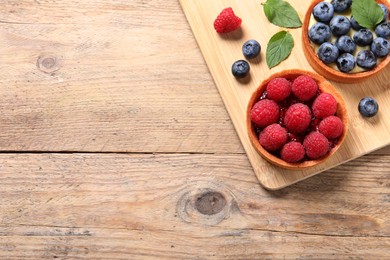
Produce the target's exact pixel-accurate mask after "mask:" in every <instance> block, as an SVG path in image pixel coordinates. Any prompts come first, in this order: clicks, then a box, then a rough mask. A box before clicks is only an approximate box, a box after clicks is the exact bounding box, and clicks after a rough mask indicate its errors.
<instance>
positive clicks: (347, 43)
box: [335, 35, 356, 53]
mask: <svg viewBox="0 0 390 260" xmlns="http://www.w3.org/2000/svg"><path fill="white" fill-rule="evenodd" d="M335 45H336V47H337V48H338V49H339V51H340V53H344V52H348V53H353V52H354V51H355V49H356V44H355V42H354V41H353V40H352V38H351V37H349V36H348V35H343V36H340V37H339V38H338V39H337V40H336V43H335Z"/></svg>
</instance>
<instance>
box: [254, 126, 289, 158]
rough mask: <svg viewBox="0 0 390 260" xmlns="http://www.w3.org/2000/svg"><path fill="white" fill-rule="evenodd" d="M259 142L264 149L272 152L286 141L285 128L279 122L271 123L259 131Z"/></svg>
mask: <svg viewBox="0 0 390 260" xmlns="http://www.w3.org/2000/svg"><path fill="white" fill-rule="evenodd" d="M259 140H260V144H261V146H263V147H264V149H266V150H268V151H270V152H273V151H276V150H278V149H279V148H281V147H282V146H283V145H284V144H285V143H286V142H287V130H286V129H285V128H284V127H281V126H280V125H279V124H272V125H269V126H267V127H266V128H264V130H263V131H262V132H261V133H260V137H259Z"/></svg>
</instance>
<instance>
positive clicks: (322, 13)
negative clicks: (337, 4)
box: [313, 2, 334, 23]
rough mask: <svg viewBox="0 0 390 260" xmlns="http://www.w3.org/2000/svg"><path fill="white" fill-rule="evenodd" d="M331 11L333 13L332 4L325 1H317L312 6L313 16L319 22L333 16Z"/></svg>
mask: <svg viewBox="0 0 390 260" xmlns="http://www.w3.org/2000/svg"><path fill="white" fill-rule="evenodd" d="M333 13H334V8H333V5H331V4H330V3H327V2H321V3H318V4H317V5H316V6H315V7H314V8H313V16H314V18H315V19H316V20H317V21H319V22H323V23H327V22H329V21H330V20H331V19H332V17H333Z"/></svg>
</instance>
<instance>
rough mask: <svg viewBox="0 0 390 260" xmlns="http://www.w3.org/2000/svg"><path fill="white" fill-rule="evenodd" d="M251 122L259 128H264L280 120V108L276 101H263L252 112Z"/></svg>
mask: <svg viewBox="0 0 390 260" xmlns="http://www.w3.org/2000/svg"><path fill="white" fill-rule="evenodd" d="M251 120H252V122H253V123H255V124H256V125H257V126H259V127H261V128H264V127H266V126H269V125H270V124H273V123H276V122H278V120H279V106H278V104H276V102H275V101H272V100H269V99H262V100H260V101H259V102H257V103H256V104H255V105H254V106H253V108H252V110H251Z"/></svg>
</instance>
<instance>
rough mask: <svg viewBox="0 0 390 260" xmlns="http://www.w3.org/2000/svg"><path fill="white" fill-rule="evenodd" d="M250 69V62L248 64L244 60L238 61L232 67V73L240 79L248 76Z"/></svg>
mask: <svg viewBox="0 0 390 260" xmlns="http://www.w3.org/2000/svg"><path fill="white" fill-rule="evenodd" d="M249 69H250V66H249V64H248V62H246V61H244V60H238V61H236V62H234V63H233V65H232V73H233V75H234V77H236V78H238V79H240V78H244V77H245V76H246V75H248V72H249Z"/></svg>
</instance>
